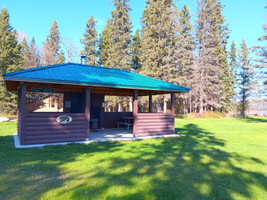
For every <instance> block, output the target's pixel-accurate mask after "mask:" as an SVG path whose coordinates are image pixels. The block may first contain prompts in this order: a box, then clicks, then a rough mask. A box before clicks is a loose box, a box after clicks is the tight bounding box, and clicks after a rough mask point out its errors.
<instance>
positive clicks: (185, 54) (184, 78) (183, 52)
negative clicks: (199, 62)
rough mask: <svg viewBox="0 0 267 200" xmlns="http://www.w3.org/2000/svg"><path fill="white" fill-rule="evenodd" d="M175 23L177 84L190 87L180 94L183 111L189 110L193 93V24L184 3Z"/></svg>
mask: <svg viewBox="0 0 267 200" xmlns="http://www.w3.org/2000/svg"><path fill="white" fill-rule="evenodd" d="M178 22H179V24H178V25H177V34H178V35H177V39H176V45H175V46H176V54H175V55H176V58H177V60H176V63H177V64H176V66H177V68H178V80H179V82H178V83H179V84H180V85H182V86H185V87H189V88H191V91H190V93H185V94H181V95H180V97H181V98H182V101H183V108H184V113H187V112H188V111H189V112H191V109H192V108H191V107H192V106H191V104H192V95H194V87H193V85H194V79H195V78H194V50H195V43H194V37H193V25H192V24H191V15H190V11H189V9H188V8H187V5H186V4H185V5H184V7H183V9H182V10H181V12H180V14H179V18H178Z"/></svg>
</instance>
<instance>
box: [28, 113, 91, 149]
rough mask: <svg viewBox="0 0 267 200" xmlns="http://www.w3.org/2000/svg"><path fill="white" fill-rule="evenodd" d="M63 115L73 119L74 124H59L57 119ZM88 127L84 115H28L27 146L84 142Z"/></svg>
mask: <svg viewBox="0 0 267 200" xmlns="http://www.w3.org/2000/svg"><path fill="white" fill-rule="evenodd" d="M61 115H68V116H70V117H72V122H70V123H68V124H61V123H58V122H57V121H56V118H57V117H58V116H61ZM86 125H87V123H86V117H85V114H84V113H37V112H36V113H26V119H25V144H44V143H57V142H72V141H83V140H85V139H86V127H87V126H86Z"/></svg>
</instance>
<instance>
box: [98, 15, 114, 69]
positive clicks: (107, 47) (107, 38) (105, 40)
mask: <svg viewBox="0 0 267 200" xmlns="http://www.w3.org/2000/svg"><path fill="white" fill-rule="evenodd" d="M112 44H113V39H112V29H111V21H110V19H108V21H107V23H106V25H105V27H104V30H103V32H102V34H101V35H100V40H99V51H100V55H99V64H100V65H101V66H104V67H106V62H107V60H108V57H109V55H110V51H111V48H112Z"/></svg>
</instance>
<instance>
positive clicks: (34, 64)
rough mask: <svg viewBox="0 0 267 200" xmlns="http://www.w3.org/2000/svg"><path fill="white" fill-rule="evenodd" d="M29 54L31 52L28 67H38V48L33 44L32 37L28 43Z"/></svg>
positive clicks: (39, 62)
mask: <svg viewBox="0 0 267 200" xmlns="http://www.w3.org/2000/svg"><path fill="white" fill-rule="evenodd" d="M30 52H31V60H30V66H32V67H33V68H36V67H40V65H41V58H40V54H39V51H38V48H37V46H36V44H35V39H34V37H33V38H32V39H31V42H30Z"/></svg>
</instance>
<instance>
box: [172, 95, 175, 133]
mask: <svg viewBox="0 0 267 200" xmlns="http://www.w3.org/2000/svg"><path fill="white" fill-rule="evenodd" d="M171 114H172V119H173V128H172V129H173V133H175V94H174V92H172V93H171Z"/></svg>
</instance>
